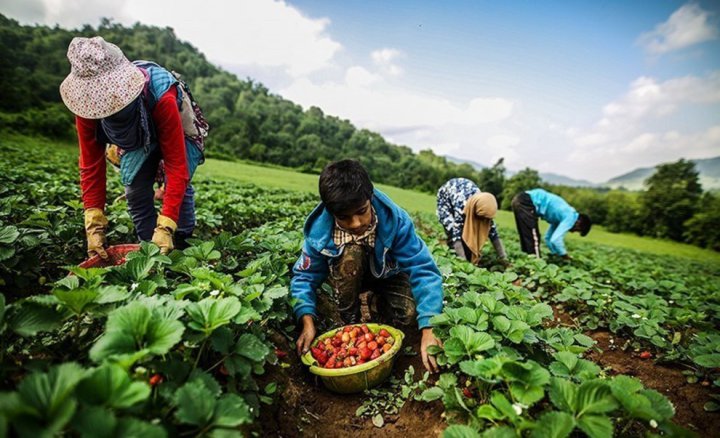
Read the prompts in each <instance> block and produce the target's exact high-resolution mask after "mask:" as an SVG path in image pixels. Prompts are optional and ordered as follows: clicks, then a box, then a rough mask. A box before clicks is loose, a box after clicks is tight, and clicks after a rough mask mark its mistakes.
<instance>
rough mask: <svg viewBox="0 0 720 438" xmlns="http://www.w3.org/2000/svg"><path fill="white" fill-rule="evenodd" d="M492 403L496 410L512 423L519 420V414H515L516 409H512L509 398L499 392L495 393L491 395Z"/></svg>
mask: <svg viewBox="0 0 720 438" xmlns="http://www.w3.org/2000/svg"><path fill="white" fill-rule="evenodd" d="M490 403H492V405H493V406H495V408H497V410H498V411H500V412H502V414H503V415H504V416H505V417H507V418H509V419H510V420H511V421H515V420H517V418H518V414H517V412H515V409H514V408H513V407H512V404H510V401H508V399H507V397H505V395H504V394H503V393H501V392H499V391H493V393H492V394H490Z"/></svg>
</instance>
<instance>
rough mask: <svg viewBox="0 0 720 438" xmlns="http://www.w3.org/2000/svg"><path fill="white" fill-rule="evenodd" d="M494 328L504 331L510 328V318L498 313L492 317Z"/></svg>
mask: <svg viewBox="0 0 720 438" xmlns="http://www.w3.org/2000/svg"><path fill="white" fill-rule="evenodd" d="M492 323H493V327H494V328H495V330H497V331H499V332H502V333H505V332H507V331H508V330H510V320H509V319H507V317H506V316H504V315H498V316H496V317H494V318H493V319H492Z"/></svg>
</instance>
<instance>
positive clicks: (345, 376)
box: [301, 324, 405, 394]
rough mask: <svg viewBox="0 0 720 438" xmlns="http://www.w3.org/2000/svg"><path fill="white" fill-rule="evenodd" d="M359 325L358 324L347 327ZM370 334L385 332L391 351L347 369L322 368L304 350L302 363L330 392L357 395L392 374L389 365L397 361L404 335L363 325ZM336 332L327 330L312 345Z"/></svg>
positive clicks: (379, 326) (310, 354)
mask: <svg viewBox="0 0 720 438" xmlns="http://www.w3.org/2000/svg"><path fill="white" fill-rule="evenodd" d="M349 325H360V324H349ZM367 326H368V328H369V329H370V331H372V332H373V333H375V334H377V332H379V331H380V330H381V329H385V330H387V331H388V332H390V334H391V335H392V337H393V338H395V343H394V344H393V346H392V348H391V349H390V350H389V351H387V352H386V353H384V354H383V355H382V356H380V357H378V358H377V359H374V360H371V361H369V362H366V363H364V364H361V365H355V366H352V367H348V368H330V369H328V368H322V367H321V366H320V364H319V363H318V361H317V360H315V358H314V357H312V353H311V352H310V351H308V352H307V353H305V354H303V356H302V358H301V360H302V363H304V364H305V365H307V366H309V367H310V372H311V373H313V374H315V375H318V376H320V378H321V379H322V382H323V384H324V385H325V386H326V387H327V388H328V389H330V390H331V391H334V392H338V393H340V394H351V393H354V392H361V391H364V390H366V389H370V388H373V387H375V386H377V385H379V384H381V383H382V382H384V381H385V379H387V378H388V377H389V376H390V373H391V372H392V368H393V364H394V363H395V359H396V358H397V354H398V352H399V351H400V349H401V348H402V341H403V338H404V337H405V334H404V333H403V332H401V331H400V330H398V329H396V328H394V327H390V326H389V325H383V324H367ZM338 330H342V327H340V328H337V329H335V330H331V331H329V332H327V333H325V334H323V335H321V336H319V337H318V338H317V339H316V340H315V342H313V344H312V346H313V347H315V346H317V344H318V343H319V342H321V341H323V340H324V339H325V338H329V337H332V336H335V333H337V331H338Z"/></svg>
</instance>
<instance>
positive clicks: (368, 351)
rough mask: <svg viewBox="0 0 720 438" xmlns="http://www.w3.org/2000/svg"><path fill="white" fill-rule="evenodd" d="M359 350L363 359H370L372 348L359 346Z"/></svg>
mask: <svg viewBox="0 0 720 438" xmlns="http://www.w3.org/2000/svg"><path fill="white" fill-rule="evenodd" d="M359 352H360V358H361V359H364V360H368V359H370V356H372V350H371V349H369V348H367V347H363V348H361V349H360V351H359Z"/></svg>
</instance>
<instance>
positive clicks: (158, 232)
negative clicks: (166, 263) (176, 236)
mask: <svg viewBox="0 0 720 438" xmlns="http://www.w3.org/2000/svg"><path fill="white" fill-rule="evenodd" d="M176 229H177V224H176V223H175V221H174V220H172V219H170V218H169V217H167V216H163V215H158V219H157V226H156V227H155V232H154V233H153V236H152V243H154V244H155V245H157V246H159V247H160V253H161V254H167V253H169V252H170V251H172V250H173V248H174V246H173V233H174V232H175V230H176Z"/></svg>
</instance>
